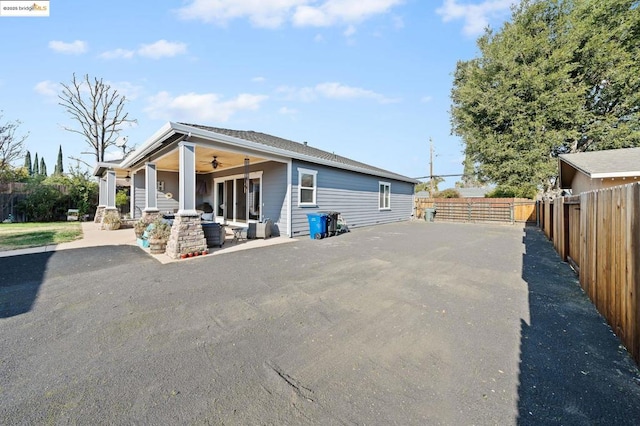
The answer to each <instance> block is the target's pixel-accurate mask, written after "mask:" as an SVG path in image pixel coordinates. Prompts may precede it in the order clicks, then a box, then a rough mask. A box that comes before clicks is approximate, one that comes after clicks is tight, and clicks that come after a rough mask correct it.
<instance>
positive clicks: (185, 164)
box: [178, 141, 198, 216]
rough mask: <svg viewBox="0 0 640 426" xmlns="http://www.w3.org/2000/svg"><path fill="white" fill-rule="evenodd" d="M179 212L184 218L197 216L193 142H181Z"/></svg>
mask: <svg viewBox="0 0 640 426" xmlns="http://www.w3.org/2000/svg"><path fill="white" fill-rule="evenodd" d="M178 150H179V152H180V183H179V185H180V186H179V192H180V200H179V205H178V207H179V210H178V214H180V215H182V216H197V215H198V212H197V211H196V146H195V144H193V143H191V142H184V141H183V142H180V143H179V144H178Z"/></svg>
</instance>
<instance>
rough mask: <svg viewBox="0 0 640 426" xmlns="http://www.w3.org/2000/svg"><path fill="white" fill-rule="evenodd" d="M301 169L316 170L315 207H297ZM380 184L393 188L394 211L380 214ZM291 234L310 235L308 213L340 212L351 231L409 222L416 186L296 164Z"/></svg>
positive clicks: (293, 171) (294, 166) (322, 167)
mask: <svg viewBox="0 0 640 426" xmlns="http://www.w3.org/2000/svg"><path fill="white" fill-rule="evenodd" d="M298 167H300V168H305V169H310V170H317V171H318V175H317V179H318V182H317V185H318V188H317V192H316V201H317V205H316V206H315V207H299V206H298ZM379 182H388V183H390V184H391V209H389V210H380V209H379V208H378V205H379V200H380V198H379ZM292 184H293V186H292V194H291V195H292V220H293V223H292V232H293V236H296V235H308V234H309V225H308V220H307V213H315V212H318V211H337V212H340V213H341V215H342V217H343V218H344V219H345V220H346V222H347V224H348V225H349V227H353V228H355V227H359V226H369V225H376V224H381V223H390V222H397V221H402V220H409V219H410V218H411V213H412V211H413V184H412V183H408V182H402V181H396V180H392V179H386V178H378V177H376V176H371V175H365V174H362V173H354V172H349V171H346V170H340V169H334V168H330V167H324V166H318V165H315V164H309V163H304V162H294V164H293V170H292Z"/></svg>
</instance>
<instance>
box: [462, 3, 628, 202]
mask: <svg viewBox="0 0 640 426" xmlns="http://www.w3.org/2000/svg"><path fill="white" fill-rule="evenodd" d="M602 3H606V4H602ZM639 46H640V8H638V2H637V0H636V1H629V0H610V1H608V2H599V1H597V0H574V1H571V0H546V1H545V0H540V1H526V0H525V1H523V2H522V3H521V5H520V6H519V7H518V8H517V9H515V10H514V12H513V16H512V19H511V22H508V23H506V24H505V25H504V26H503V27H502V29H501V30H500V31H498V32H495V33H494V32H492V31H490V30H487V32H486V33H485V34H484V35H483V36H482V37H480V38H479V40H478V48H479V51H480V55H479V56H478V57H477V58H474V59H472V60H469V61H461V62H459V63H458V65H457V68H456V72H455V76H454V83H453V89H452V111H451V112H452V115H451V116H452V127H453V132H454V133H455V134H457V135H459V136H460V137H461V138H462V140H463V142H464V144H465V154H466V158H467V159H468V160H467V161H471V162H473V164H474V165H475V171H476V173H477V174H478V177H479V178H480V179H481V180H484V181H492V182H495V183H497V184H499V185H500V186H503V187H506V188H516V189H517V190H516V191H515V192H516V193H517V192H518V191H520V192H522V193H526V194H529V193H531V192H532V191H535V190H536V189H543V190H546V191H548V190H551V189H552V188H553V186H554V184H555V181H556V176H557V173H558V171H557V159H556V157H557V154H559V153H563V152H578V151H585V150H598V149H606V148H613V147H629V146H638V145H640V132H639V130H640V129H639V126H638V123H639V117H640V116H639V114H640V102H639V98H638V97H639V89H640V85H639V84H638V83H639V78H640V77H639V76H638V75H637V74H638V73H637V72H636V71H635V70H636V69H637V67H634V59H635V58H637V57H639V53H640V50H639ZM465 166H466V167H465V169H466V170H468V169H469V165H468V164H466V165H465Z"/></svg>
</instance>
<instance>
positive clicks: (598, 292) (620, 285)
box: [540, 183, 640, 364]
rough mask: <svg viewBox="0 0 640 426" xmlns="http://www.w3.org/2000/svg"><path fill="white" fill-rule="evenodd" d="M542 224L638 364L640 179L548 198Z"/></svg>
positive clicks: (544, 207) (639, 331)
mask: <svg viewBox="0 0 640 426" xmlns="http://www.w3.org/2000/svg"><path fill="white" fill-rule="evenodd" d="M540 218H541V220H540V227H541V228H542V229H543V230H544V232H545V234H546V235H547V236H548V237H549V238H550V239H551V240H552V242H553V245H554V247H555V248H556V250H557V251H558V253H559V254H560V256H562V257H563V258H564V257H565V256H566V257H567V259H568V260H569V259H570V260H571V262H572V263H573V264H575V265H576V266H577V267H576V268H575V269H576V271H577V272H578V275H579V279H580V286H581V287H582V288H583V289H584V291H585V293H586V294H587V295H588V296H589V298H590V299H591V301H592V302H593V304H594V305H595V306H596V308H597V309H598V311H600V313H601V314H602V315H603V316H604V317H605V318H606V319H607V322H608V323H609V325H610V326H611V328H612V329H613V331H614V332H615V333H616V335H617V336H618V337H619V338H620V340H621V341H622V343H623V344H624V345H625V346H626V347H627V349H628V350H629V353H630V354H631V356H632V357H633V358H634V359H635V361H636V363H639V364H640V294H639V293H640V183H633V184H629V185H624V186H618V187H612V188H607V189H602V190H598V191H591V192H587V193H583V194H580V196H575V197H565V198H563V199H556V200H553V201H545V202H543V203H541V206H540Z"/></svg>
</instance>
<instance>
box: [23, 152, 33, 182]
mask: <svg viewBox="0 0 640 426" xmlns="http://www.w3.org/2000/svg"><path fill="white" fill-rule="evenodd" d="M24 168H25V169H27V173H28V174H29V176H33V169H32V168H31V153H30V152H29V151H27V154H26V155H25V156H24Z"/></svg>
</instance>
